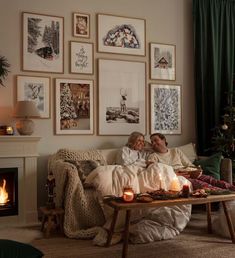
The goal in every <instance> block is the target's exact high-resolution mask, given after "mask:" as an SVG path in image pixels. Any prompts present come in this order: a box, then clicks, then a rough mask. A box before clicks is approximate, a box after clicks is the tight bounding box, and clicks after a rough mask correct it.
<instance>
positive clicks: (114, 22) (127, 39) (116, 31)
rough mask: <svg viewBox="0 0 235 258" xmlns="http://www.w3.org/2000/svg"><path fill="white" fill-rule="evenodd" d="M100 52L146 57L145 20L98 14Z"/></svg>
mask: <svg viewBox="0 0 235 258" xmlns="http://www.w3.org/2000/svg"><path fill="white" fill-rule="evenodd" d="M97 23H98V52H107V53H115V54H129V55H140V56H145V51H146V50H145V48H146V47H145V40H146V35H145V20H144V19H139V18H130V17H123V16H115V15H110V14H98V15H97Z"/></svg>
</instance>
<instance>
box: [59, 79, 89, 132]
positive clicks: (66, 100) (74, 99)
mask: <svg viewBox="0 0 235 258" xmlns="http://www.w3.org/2000/svg"><path fill="white" fill-rule="evenodd" d="M93 84H94V83H93V80H79V79H59V78H57V79H56V80H55V87H56V90H55V100H56V101H55V102H56V108H55V111H56V115H55V117H56V120H55V133H56V134H67V135H71V134H93V133H94V89H93Z"/></svg>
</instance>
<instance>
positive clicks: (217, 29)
mask: <svg viewBox="0 0 235 258" xmlns="http://www.w3.org/2000/svg"><path fill="white" fill-rule="evenodd" d="M193 19H194V20H193V22H194V55H195V102H196V125H197V129H196V132H197V146H198V152H199V154H205V150H206V149H208V148H209V147H210V143H211V137H212V129H213V128H214V127H215V126H216V125H218V124H219V122H221V116H222V114H223V109H224V107H225V106H227V105H228V98H227V95H228V94H226V93H228V92H231V91H232V90H234V89H233V74H234V73H235V69H234V62H235V54H234V53H235V50H234V49H235V39H234V35H235V0H193Z"/></svg>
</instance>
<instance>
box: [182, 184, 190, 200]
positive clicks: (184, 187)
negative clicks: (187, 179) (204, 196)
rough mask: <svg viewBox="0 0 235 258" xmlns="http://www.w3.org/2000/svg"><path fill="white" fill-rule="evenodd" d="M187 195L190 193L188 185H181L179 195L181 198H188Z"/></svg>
mask: <svg viewBox="0 0 235 258" xmlns="http://www.w3.org/2000/svg"><path fill="white" fill-rule="evenodd" d="M189 195H190V193H189V185H183V188H182V192H181V196H182V197H183V198H188V197H189Z"/></svg>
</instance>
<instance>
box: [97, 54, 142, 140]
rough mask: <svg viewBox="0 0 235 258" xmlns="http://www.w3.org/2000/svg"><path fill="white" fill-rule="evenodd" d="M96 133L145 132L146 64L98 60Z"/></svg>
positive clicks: (122, 133)
mask: <svg viewBox="0 0 235 258" xmlns="http://www.w3.org/2000/svg"><path fill="white" fill-rule="evenodd" d="M98 69H99V71H98V72H99V90H98V103H99V111H98V133H99V135H129V134H130V133H131V132H133V131H139V132H142V133H143V134H145V132H146V116H145V109H146V108H145V105H146V104H145V103H146V102H145V85H146V81H145V80H146V78H145V74H146V65H145V62H134V61H120V60H108V59H99V60H98Z"/></svg>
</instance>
